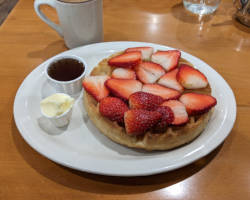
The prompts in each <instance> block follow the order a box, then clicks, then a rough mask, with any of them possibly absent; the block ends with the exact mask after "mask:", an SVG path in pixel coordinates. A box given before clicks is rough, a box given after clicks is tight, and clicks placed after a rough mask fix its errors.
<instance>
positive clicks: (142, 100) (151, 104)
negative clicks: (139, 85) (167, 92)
mask: <svg viewBox="0 0 250 200" xmlns="http://www.w3.org/2000/svg"><path fill="white" fill-rule="evenodd" d="M163 101H164V100H163V98H162V97H160V96H156V95H153V94H150V93H146V92H135V93H133V94H131V95H130V97H129V106H130V108H132V109H135V108H137V109H144V110H155V109H156V108H157V107H158V105H160V104H162V102H163Z"/></svg>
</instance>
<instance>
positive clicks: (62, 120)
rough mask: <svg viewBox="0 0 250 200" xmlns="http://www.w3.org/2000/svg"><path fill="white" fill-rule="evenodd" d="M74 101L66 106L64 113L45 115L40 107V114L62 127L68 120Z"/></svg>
mask: <svg viewBox="0 0 250 200" xmlns="http://www.w3.org/2000/svg"><path fill="white" fill-rule="evenodd" d="M64 95H67V94H64ZM74 103H75V102H73V104H72V105H71V106H70V108H68V110H66V111H65V112H64V113H62V114H61V115H58V116H54V117H51V116H48V115H46V113H44V112H43V110H42V109H40V110H41V113H42V115H43V116H44V117H45V118H47V119H48V120H50V121H51V122H52V123H53V124H54V125H55V126H56V127H64V126H67V125H68V124H69V122H70V118H71V115H72V109H73V106H74Z"/></svg>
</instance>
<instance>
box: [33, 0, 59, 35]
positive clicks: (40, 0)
mask: <svg viewBox="0 0 250 200" xmlns="http://www.w3.org/2000/svg"><path fill="white" fill-rule="evenodd" d="M41 5H49V6H51V7H52V8H55V9H56V1H55V0H35V2H34V9H35V11H36V14H37V15H38V16H39V17H40V18H41V20H43V21H44V22H45V23H46V24H48V25H49V26H50V27H51V28H52V29H54V30H55V31H56V32H57V33H58V34H59V35H60V36H61V37H63V32H62V28H61V27H60V26H59V25H57V24H55V23H54V22H52V21H51V20H49V19H48V18H47V17H46V16H45V15H44V14H43V13H42V11H41V10H40V6H41Z"/></svg>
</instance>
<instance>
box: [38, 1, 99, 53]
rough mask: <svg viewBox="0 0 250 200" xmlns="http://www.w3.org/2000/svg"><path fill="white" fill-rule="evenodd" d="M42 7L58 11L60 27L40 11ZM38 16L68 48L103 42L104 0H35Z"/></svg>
mask: <svg viewBox="0 0 250 200" xmlns="http://www.w3.org/2000/svg"><path fill="white" fill-rule="evenodd" d="M41 5H49V6H51V7H53V8H55V9H56V12H57V15H58V18H59V25H57V24H55V23H54V22H52V21H50V20H49V19H48V18H47V17H46V16H45V15H44V14H43V13H42V12H41V10H40V6H41ZM34 8H35V11H36V13H37V15H38V16H39V17H40V18H41V19H42V20H43V21H44V22H46V23H47V24H48V25H49V26H50V27H51V28H53V29H54V30H56V32H57V33H58V34H59V35H60V36H62V37H63V38H64V41H65V44H66V46H67V47H68V48H70V49H71V48H74V47H78V46H81V45H85V44H90V43H96V42H101V41H102V39H103V28H102V26H103V25H102V0H82V1H79V2H70V1H68V2H66V0H65V1H62V0H61V1H60V0H35V2H34Z"/></svg>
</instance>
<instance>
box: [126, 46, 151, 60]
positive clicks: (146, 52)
mask: <svg viewBox="0 0 250 200" xmlns="http://www.w3.org/2000/svg"><path fill="white" fill-rule="evenodd" d="M133 51H140V52H141V53H142V59H143V60H150V58H151V56H152V54H153V51H154V49H153V48H152V47H133V48H128V49H126V50H125V52H133Z"/></svg>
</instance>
